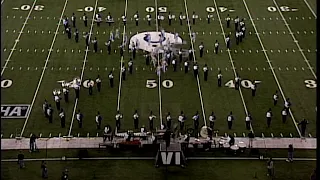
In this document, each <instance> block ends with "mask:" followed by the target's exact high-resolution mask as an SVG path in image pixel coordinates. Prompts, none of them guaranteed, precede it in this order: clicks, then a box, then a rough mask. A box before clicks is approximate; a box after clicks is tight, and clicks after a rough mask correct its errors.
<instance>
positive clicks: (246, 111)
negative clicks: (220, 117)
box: [213, 0, 254, 132]
mask: <svg viewBox="0 0 320 180" xmlns="http://www.w3.org/2000/svg"><path fill="white" fill-rule="evenodd" d="M213 3H214V6H215V8H216V9H218V6H217V3H216V0H213ZM217 16H218V19H219V23H220V28H221V30H222V32H223V37H224V40H226V35H225V31H224V29H223V26H222V22H221V18H220V14H219V11H217ZM225 44H226V46H227V42H226V41H225ZM227 51H228V55H229V58H230V62H231V65H232V67H233V73H234V77H235V78H236V77H237V72H236V70H235V66H234V64H233V59H232V56H231V53H230V50H229V49H228V50H227ZM239 94H240V98H241V101H242V104H243V107H244V111H245V113H246V116H248V115H249V113H248V109H247V105H246V103H245V101H244V97H243V94H242V90H241V85H240V86H239ZM250 130H251V131H252V132H254V131H253V128H252V123H250Z"/></svg>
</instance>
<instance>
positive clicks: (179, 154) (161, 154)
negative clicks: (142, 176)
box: [156, 142, 186, 167]
mask: <svg viewBox="0 0 320 180" xmlns="http://www.w3.org/2000/svg"><path fill="white" fill-rule="evenodd" d="M185 164H186V158H185V156H184V154H183V151H182V150H181V144H180V143H172V144H170V145H169V146H168V147H167V146H166V143H165V142H161V143H160V148H159V151H158V153H157V156H156V167H159V166H182V167H184V165H185Z"/></svg>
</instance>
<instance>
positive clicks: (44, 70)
mask: <svg viewBox="0 0 320 180" xmlns="http://www.w3.org/2000/svg"><path fill="white" fill-rule="evenodd" d="M67 4H68V0H66V2H65V3H64V6H63V9H62V12H61V16H60V19H59V23H58V26H57V29H56V32H55V33H54V36H53V40H52V43H51V46H50V49H49V53H48V56H47V59H46V62H45V64H44V67H43V70H42V73H41V76H40V79H39V83H38V86H37V89H36V91H35V93H34V96H33V99H32V102H31V105H30V111H29V112H28V114H27V118H26V120H25V122H24V125H23V127H22V130H21V133H20V137H22V135H23V132H24V130H25V128H26V125H27V123H28V120H29V117H30V113H31V110H32V108H33V105H34V103H35V101H36V98H37V95H38V92H39V89H40V85H41V82H42V80H43V76H44V73H45V72H46V69H47V65H48V62H49V59H50V55H51V52H52V51H53V50H52V48H53V45H54V43H55V41H56V37H57V34H58V30H59V27H60V24H61V21H62V17H63V15H64V11H65V10H66V7H67Z"/></svg>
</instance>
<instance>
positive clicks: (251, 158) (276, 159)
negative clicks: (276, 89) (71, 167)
mask: <svg viewBox="0 0 320 180" xmlns="http://www.w3.org/2000/svg"><path fill="white" fill-rule="evenodd" d="M67 159H68V160H69V161H83V160H155V158H154V157H132V156H131V157H125V156H123V157H93V158H82V159H79V158H67ZM186 159H187V160H240V161H244V160H259V161H261V159H260V158H259V157H187V158H186ZM266 159H267V158H266V157H265V158H264V159H263V160H266ZM287 159H288V158H287V157H282V158H272V160H274V161H285V160H287ZM17 160H18V159H2V160H1V162H17ZM293 160H294V161H316V160H317V158H293ZM24 161H26V162H29V161H64V160H62V158H61V157H58V158H34V159H24Z"/></svg>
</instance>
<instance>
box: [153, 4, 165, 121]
mask: <svg viewBox="0 0 320 180" xmlns="http://www.w3.org/2000/svg"><path fill="white" fill-rule="evenodd" d="M154 3H155V13H156V31H157V32H159V24H158V2H157V0H155V1H154ZM158 66H160V57H159V54H158ZM158 93H159V119H160V124H161V126H162V123H163V122H162V97H161V70H160V74H159V77H158Z"/></svg>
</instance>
